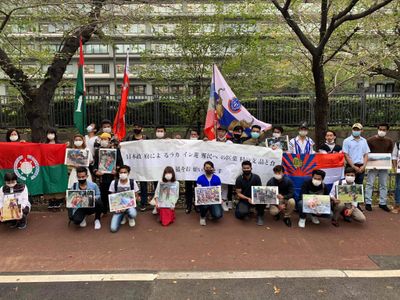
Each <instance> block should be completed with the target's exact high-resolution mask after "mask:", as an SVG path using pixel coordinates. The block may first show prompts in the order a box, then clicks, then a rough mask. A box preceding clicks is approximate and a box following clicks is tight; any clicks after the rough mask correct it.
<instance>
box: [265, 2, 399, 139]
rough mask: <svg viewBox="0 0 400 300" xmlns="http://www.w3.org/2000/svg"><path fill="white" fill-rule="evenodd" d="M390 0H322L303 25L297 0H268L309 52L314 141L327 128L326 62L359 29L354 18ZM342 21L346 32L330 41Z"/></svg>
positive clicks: (376, 8) (328, 61)
mask: <svg viewBox="0 0 400 300" xmlns="http://www.w3.org/2000/svg"><path fill="white" fill-rule="evenodd" d="M392 1H393V0H382V1H374V2H371V3H369V4H367V3H365V1H360V0H351V1H330V0H321V4H320V7H319V9H317V10H316V11H311V12H308V14H309V15H310V18H311V19H314V18H315V17H317V19H316V20H314V21H313V22H312V23H308V24H305V25H304V24H302V17H303V16H304V14H301V13H299V7H300V8H301V7H302V6H301V4H299V2H297V3H295V1H291V0H285V1H283V3H282V1H278V0H271V2H272V3H273V5H274V6H275V8H276V9H277V10H278V11H279V12H280V13H281V15H282V17H283V18H284V20H285V21H286V23H287V25H288V26H289V27H290V28H291V30H292V31H293V32H294V34H295V35H296V37H297V38H298V40H299V41H300V43H301V44H302V46H303V47H304V48H305V50H306V51H307V52H308V54H309V55H310V67H311V72H312V76H313V83H314V91H315V137H316V142H317V144H320V143H322V142H323V141H324V139H325V136H324V133H325V131H326V130H327V125H328V116H329V98H328V97H329V95H328V90H327V85H326V78H325V66H326V65H327V64H329V63H330V62H331V61H332V60H333V59H334V58H335V56H336V55H337V54H338V53H339V52H341V51H342V50H343V48H344V47H345V46H346V45H347V44H348V43H349V41H350V40H351V39H352V38H353V36H354V35H355V34H356V33H357V32H358V31H360V29H361V28H360V27H359V26H358V24H357V22H355V21H357V20H360V19H363V18H365V17H367V16H369V15H371V14H373V13H374V12H376V11H378V10H379V9H381V8H383V7H385V6H386V5H388V4H389V3H391V2H392ZM314 7H316V6H314ZM303 8H304V7H303ZM296 12H297V13H296ZM306 14H307V13H306ZM307 25H308V26H307ZM310 25H311V27H312V26H314V25H316V26H317V30H318V34H315V32H314V31H313V30H310V31H309V27H310ZM345 25H348V26H347V28H346V29H347V30H346V35H344V37H343V39H342V40H341V41H340V42H339V43H337V44H334V45H332V43H331V41H332V40H333V39H334V36H335V33H337V32H339V31H340V29H341V28H342V27H344V26H345Z"/></svg>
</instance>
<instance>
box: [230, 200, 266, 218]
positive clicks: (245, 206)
mask: <svg viewBox="0 0 400 300" xmlns="http://www.w3.org/2000/svg"><path fill="white" fill-rule="evenodd" d="M254 206H255V208H256V211H257V216H259V217H262V216H264V210H265V207H266V205H265V204H256V205H252V204H250V203H249V202H247V201H244V200H239V203H238V204H237V205H236V210H235V216H236V218H238V219H244V218H245V217H247V216H248V215H249V213H250V208H251V207H254Z"/></svg>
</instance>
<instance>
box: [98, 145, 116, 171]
mask: <svg viewBox="0 0 400 300" xmlns="http://www.w3.org/2000/svg"><path fill="white" fill-rule="evenodd" d="M116 164H117V150H116V149H99V167H98V170H99V171H100V172H103V173H104V174H111V173H112V171H113V170H115V169H116Z"/></svg>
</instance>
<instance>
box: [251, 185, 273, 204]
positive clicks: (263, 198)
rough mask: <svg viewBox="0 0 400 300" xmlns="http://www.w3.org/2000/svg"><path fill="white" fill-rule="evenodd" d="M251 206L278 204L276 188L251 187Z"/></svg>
mask: <svg viewBox="0 0 400 300" xmlns="http://www.w3.org/2000/svg"><path fill="white" fill-rule="evenodd" d="M251 204H279V200H278V187H277V186H252V187H251Z"/></svg>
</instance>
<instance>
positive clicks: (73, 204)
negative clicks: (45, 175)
mask: <svg viewBox="0 0 400 300" xmlns="http://www.w3.org/2000/svg"><path fill="white" fill-rule="evenodd" d="M66 201H67V204H66V206H67V208H89V207H94V206H95V197H94V191H93V190H67V199H66Z"/></svg>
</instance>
